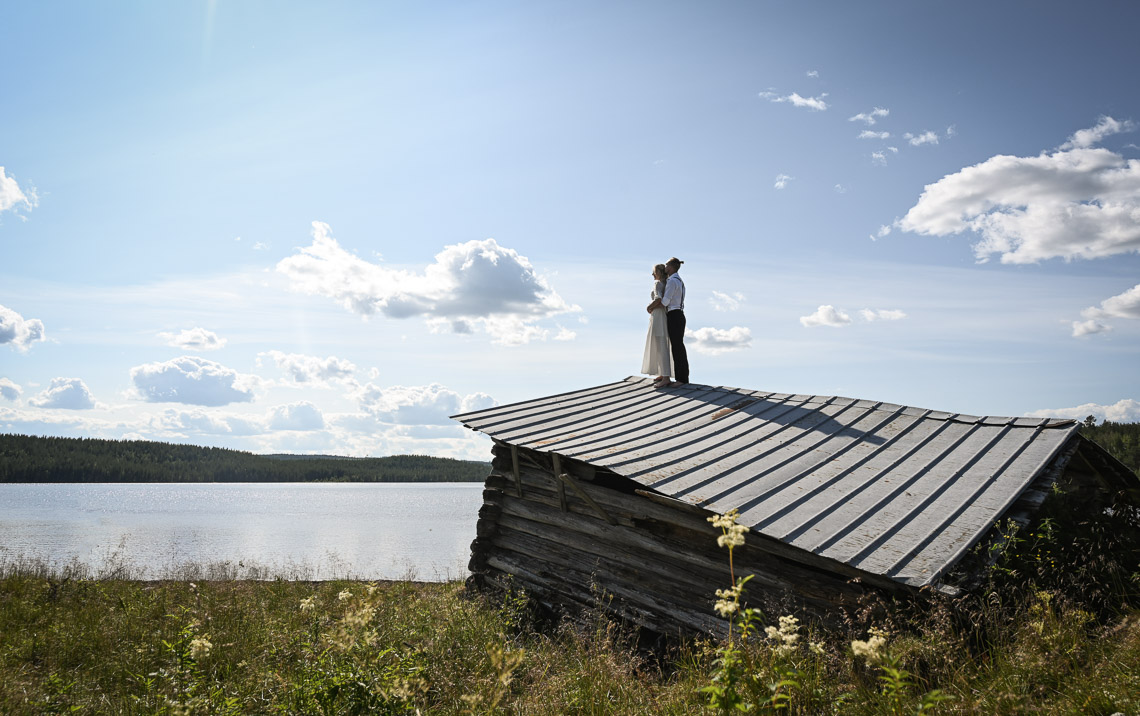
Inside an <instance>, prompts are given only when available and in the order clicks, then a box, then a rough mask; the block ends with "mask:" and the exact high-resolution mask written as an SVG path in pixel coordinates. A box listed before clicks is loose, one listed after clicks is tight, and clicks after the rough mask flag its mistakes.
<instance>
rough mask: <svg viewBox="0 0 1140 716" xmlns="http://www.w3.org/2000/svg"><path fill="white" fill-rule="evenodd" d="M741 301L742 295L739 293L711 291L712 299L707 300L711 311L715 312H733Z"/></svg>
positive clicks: (742, 299)
mask: <svg viewBox="0 0 1140 716" xmlns="http://www.w3.org/2000/svg"><path fill="white" fill-rule="evenodd" d="M743 301H744V294H743V293H740V292H739V291H734V292H733V293H722V292H720V291H713V292H712V298H710V299H709V303H711V304H712V307H713V309H714V310H717V311H735V310H736V309H738V308H740V304H741V303H742V302H743Z"/></svg>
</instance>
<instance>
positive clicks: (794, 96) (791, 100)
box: [760, 91, 827, 112]
mask: <svg viewBox="0 0 1140 716" xmlns="http://www.w3.org/2000/svg"><path fill="white" fill-rule="evenodd" d="M826 96H827V93H826V92H824V93H823V94H821V95H820V96H818V97H801V96H800V95H799V94H798V93H796V92H792V93H791V94H787V95H778V94H776V93H775V92H770V91H769V92H761V93H760V97H761V98H763V99H766V100H768V101H769V102H777V103H784V102H786V103H788V104H791V105H792V106H793V107H803V108H805V109H810V110H812V111H815V112H822V111H823V110H825V109H827V102H824V101H823V98H824V97H826Z"/></svg>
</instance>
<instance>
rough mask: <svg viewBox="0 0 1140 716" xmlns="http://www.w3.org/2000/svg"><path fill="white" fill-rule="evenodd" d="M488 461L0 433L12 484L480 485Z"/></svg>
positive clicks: (1, 457) (4, 470)
mask: <svg viewBox="0 0 1140 716" xmlns="http://www.w3.org/2000/svg"><path fill="white" fill-rule="evenodd" d="M489 471H490V462H489V461H488V462H476V461H472V460H456V459H453V458H446V457H431V456H427V455H393V456H390V457H363V458H356V457H336V456H331V455H312V456H310V455H255V454H254V453H250V452H244V451H241V450H230V449H226V448H216V447H200V446H197V445H180V444H175V443H163V442H153V441H147V440H102V439H98V438H62V437H37V436H32V435H16V434H0V483H9V482H482V481H483V480H484V479H486V477H487V474H488V472H489Z"/></svg>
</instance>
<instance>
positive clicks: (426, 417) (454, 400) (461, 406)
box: [352, 383, 495, 425]
mask: <svg viewBox="0 0 1140 716" xmlns="http://www.w3.org/2000/svg"><path fill="white" fill-rule="evenodd" d="M352 397H353V398H355V399H356V401H357V403H358V404H359V405H360V408H361V410H363V411H364V412H365V413H367V414H368V415H370V416H372V417H373V418H375V419H378V420H381V421H383V422H386V423H398V424H401V425H452V422H451V420H450V416H452V415H456V414H457V413H464V412H468V411H471V410H481V409H483V408H490V407H492V406H494V405H495V401H494V400H493V399H492V398H491V396H489V395H487V394H486V393H472V394H470V395H467V396H461V395H460V394H459V393H456V392H455V391H454V390H450V389H448V388H446V387H444V386H442V385H440V384H439V383H432V384H431V385H423V386H400V385H396V386H392V387H390V388H381V387H380V386H378V385H375V384H374V383H369V384H367V385H365V386H364V387H362V388H360V389H359V390H358V391H356V392H355V393H354V394H353V396H352Z"/></svg>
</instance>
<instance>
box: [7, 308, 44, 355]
mask: <svg viewBox="0 0 1140 716" xmlns="http://www.w3.org/2000/svg"><path fill="white" fill-rule="evenodd" d="M43 340H46V336H45V335H44V323H43V321H41V320H40V319H38V318H29V319H25V318H24V317H23V316H21V315H20V314H18V313H16V312H15V311H13V310H12V309H10V308H8V307H6V306H0V344H3V343H10V344H11V345H12V347H13V348H15V349H16V350H18V351H27V350H28V348H30V347H31V345H32V344H33V343H35V342H36V341H43Z"/></svg>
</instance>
